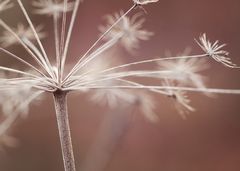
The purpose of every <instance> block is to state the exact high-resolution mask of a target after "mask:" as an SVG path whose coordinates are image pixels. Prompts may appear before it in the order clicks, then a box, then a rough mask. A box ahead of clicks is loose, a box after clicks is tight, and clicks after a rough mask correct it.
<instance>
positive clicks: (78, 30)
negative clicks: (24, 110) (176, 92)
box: [0, 0, 240, 171]
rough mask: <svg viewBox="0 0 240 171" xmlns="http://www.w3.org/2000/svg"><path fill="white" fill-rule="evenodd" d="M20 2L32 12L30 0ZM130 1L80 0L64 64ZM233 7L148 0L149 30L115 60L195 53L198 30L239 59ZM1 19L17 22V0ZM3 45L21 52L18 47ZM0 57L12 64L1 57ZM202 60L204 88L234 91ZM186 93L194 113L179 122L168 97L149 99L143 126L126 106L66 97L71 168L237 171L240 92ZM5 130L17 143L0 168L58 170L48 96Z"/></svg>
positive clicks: (227, 77) (209, 0)
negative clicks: (150, 112) (153, 116)
mask: <svg viewBox="0 0 240 171" xmlns="http://www.w3.org/2000/svg"><path fill="white" fill-rule="evenodd" d="M23 2H24V4H25V5H26V6H27V7H28V9H29V10H31V9H32V7H31V5H30V3H31V1H29V0H23ZM131 5H132V2H131V0H121V1H120V0H101V1H99V0H85V1H84V3H82V4H81V6H80V9H79V13H78V17H77V22H76V26H75V28H74V33H73V35H74V38H73V41H72V43H71V49H70V53H69V59H68V62H69V63H73V62H74V61H76V58H74V57H76V56H77V55H78V56H79V55H81V54H83V53H84V52H85V51H86V50H87V48H88V47H89V46H90V45H91V43H93V42H94V40H96V38H97V36H98V35H99V31H98V26H99V25H100V24H102V23H103V17H102V16H104V15H106V14H112V13H114V12H118V11H120V10H127V9H128V8H129V7H130V6H131ZM239 7H240V1H239V0H221V1H219V0H160V1H159V3H157V4H152V5H148V6H146V7H145V9H146V11H147V14H146V15H145V17H146V19H147V20H146V23H145V28H146V29H148V30H151V31H154V32H155V35H154V36H153V37H152V38H151V40H150V41H147V42H143V43H142V44H141V48H140V49H139V51H138V52H137V54H136V55H134V56H133V55H122V58H123V59H124V60H125V61H129V60H133V61H134V60H139V59H147V58H152V57H156V56H164V54H165V52H166V51H167V50H170V51H171V52H172V54H176V53H179V52H181V51H183V50H184V49H185V48H186V47H192V51H193V53H196V54H198V53H201V50H200V49H199V47H198V46H197V45H196V43H195V42H194V38H197V37H198V36H199V35H200V34H201V33H205V32H206V33H207V34H208V36H209V37H210V39H212V40H217V39H218V40H220V41H221V42H225V43H227V44H228V46H227V50H228V51H229V52H230V56H231V57H232V59H233V61H234V62H235V63H237V64H240V58H239V57H240V50H239V45H240V34H239V30H240V11H239ZM137 11H138V12H139V11H140V10H136V12H137ZM133 13H135V12H133ZM1 17H3V18H4V20H5V21H7V22H8V23H9V24H10V25H12V26H16V24H17V23H18V22H25V20H24V17H23V16H22V14H21V12H20V10H19V8H18V7H17V5H16V7H15V8H14V9H11V10H10V11H8V12H4V13H3V14H1ZM31 17H32V19H33V21H34V22H35V23H44V24H45V30H50V29H51V24H52V20H51V19H50V18H48V17H39V16H36V15H33V16H31ZM25 23H26V22H25ZM48 35H49V36H48V37H47V38H46V39H44V41H43V42H44V44H45V47H46V48H47V51H48V53H49V54H50V55H51V54H52V55H54V49H53V46H52V45H51V44H52V39H53V37H52V32H51V31H49V32H48ZM10 49H11V51H13V52H15V53H17V54H19V55H23V56H24V54H25V53H24V51H23V50H22V48H21V47H19V46H14V47H12V48H10ZM123 54H124V53H123ZM0 62H1V64H3V65H15V66H18V64H17V63H15V61H14V60H11V59H9V58H8V57H6V56H4V55H3V56H1V59H0ZM210 63H211V68H210V69H209V70H208V71H206V72H205V73H204V74H205V75H206V76H207V77H208V78H209V79H208V81H207V85H208V87H217V88H240V79H239V71H238V70H231V69H229V68H226V67H223V66H222V65H220V64H218V63H216V62H214V61H210ZM19 67H21V66H19ZM190 97H191V100H192V104H193V106H194V107H195V108H196V109H197V111H196V112H194V113H191V114H190V115H189V116H188V117H187V120H183V119H182V118H181V117H180V116H179V115H178V112H177V111H176V110H175V109H174V107H173V104H172V103H171V101H169V99H168V98H165V97H162V96H156V97H155V99H156V101H157V102H158V104H159V105H158V107H157V109H156V113H157V114H158V116H159V121H158V122H157V123H151V122H149V121H147V120H146V119H145V118H144V117H143V116H142V115H141V114H140V113H139V112H134V116H133V117H132V114H131V112H129V111H128V110H127V109H126V108H124V109H121V110H120V109H119V110H117V109H116V110H115V111H114V110H112V111H109V110H108V108H105V107H101V106H99V105H97V104H95V103H91V102H90V101H89V100H88V97H87V95H85V94H75V93H71V94H69V101H68V103H69V113H70V122H71V128H72V136H73V145H74V153H75V157H76V164H77V168H78V169H77V170H81V171H90V170H91V171H100V170H101V171H123V170H124V171H239V170H240V134H239V133H240V106H239V104H240V103H239V102H240V96H237V95H218V96H216V97H214V98H208V97H206V96H203V95H201V94H198V93H191V94H190ZM119 105H120V106H121V104H119ZM128 114H130V115H131V117H130V119H129V117H128V116H129V115H128ZM122 123H123V124H122ZM102 130H105V131H102ZM11 133H12V135H13V136H14V137H16V138H17V139H18V140H19V145H18V146H17V147H15V148H5V152H1V153H0V170H1V171H43V170H44V171H61V170H63V164H62V158H61V150H60V144H59V140H58V132H57V125H56V120H55V114H54V106H53V101H52V97H51V95H50V94H46V95H45V97H44V98H43V100H42V101H39V102H36V103H35V104H33V105H32V106H31V110H30V112H29V116H28V118H26V119H19V120H18V122H17V123H16V124H15V125H14V127H13V128H12V130H11ZM112 133H114V135H112Z"/></svg>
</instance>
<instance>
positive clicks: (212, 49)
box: [196, 33, 239, 68]
mask: <svg viewBox="0 0 240 171" xmlns="http://www.w3.org/2000/svg"><path fill="white" fill-rule="evenodd" d="M196 42H197V43H198V45H199V46H200V47H201V48H202V50H203V51H204V52H205V53H207V54H208V55H209V56H210V57H212V58H213V59H214V60H216V61H217V62H220V63H222V64H223V65H225V66H227V67H230V68H239V67H237V65H236V64H234V63H232V61H231V58H229V57H227V56H228V55H229V53H228V52H227V51H225V50H222V48H223V47H225V46H226V44H221V45H219V44H218V43H219V41H218V40H217V41H215V42H214V43H211V42H210V41H209V40H208V39H207V36H206V33H204V34H203V35H201V36H200V37H199V41H198V40H196Z"/></svg>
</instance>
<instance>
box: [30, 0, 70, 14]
mask: <svg viewBox="0 0 240 171" xmlns="http://www.w3.org/2000/svg"><path fill="white" fill-rule="evenodd" d="M32 4H33V6H34V7H35V8H36V9H34V11H33V12H34V13H36V14H40V15H49V16H52V15H56V16H57V17H59V16H60V14H61V13H63V12H69V11H72V10H73V7H74V2H68V3H67V8H64V2H63V1H55V0H35V1H33V2H32Z"/></svg>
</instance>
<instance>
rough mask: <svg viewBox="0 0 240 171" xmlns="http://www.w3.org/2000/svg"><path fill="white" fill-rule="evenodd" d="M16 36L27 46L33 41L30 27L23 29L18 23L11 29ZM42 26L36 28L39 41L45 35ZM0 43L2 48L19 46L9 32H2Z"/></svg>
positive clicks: (17, 41)
mask: <svg viewBox="0 0 240 171" xmlns="http://www.w3.org/2000/svg"><path fill="white" fill-rule="evenodd" d="M12 30H13V31H14V33H15V34H16V35H18V36H19V38H20V39H21V40H22V41H23V42H24V43H26V44H28V45H29V43H31V42H32V41H35V40H36V39H35V37H34V34H33V32H32V30H31V28H30V27H25V26H24V25H23V24H22V23H19V24H18V25H17V27H16V28H13V29H12ZM42 30H43V25H38V26H36V32H37V34H38V36H39V38H40V39H42V38H44V37H45V36H46V34H45V33H44V32H43V31H42ZM0 43H1V45H2V46H3V47H8V46H11V45H14V44H19V40H18V39H17V38H16V36H15V35H13V34H12V33H10V32H9V31H4V32H3V35H2V36H0Z"/></svg>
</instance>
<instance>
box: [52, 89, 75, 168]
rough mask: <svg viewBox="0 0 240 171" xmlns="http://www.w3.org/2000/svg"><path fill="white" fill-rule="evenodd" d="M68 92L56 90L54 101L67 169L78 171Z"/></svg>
mask: <svg viewBox="0 0 240 171" xmlns="http://www.w3.org/2000/svg"><path fill="white" fill-rule="evenodd" d="M66 95H67V92H64V91H60V90H58V91H56V92H54V103H55V110H56V117H57V123H58V131H59V136H60V142H61V148H62V156H63V162H64V168H65V171H76V168H75V162H74V155H73V147H72V140H71V133H70V126H69V119H68V111H67V96H66Z"/></svg>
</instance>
